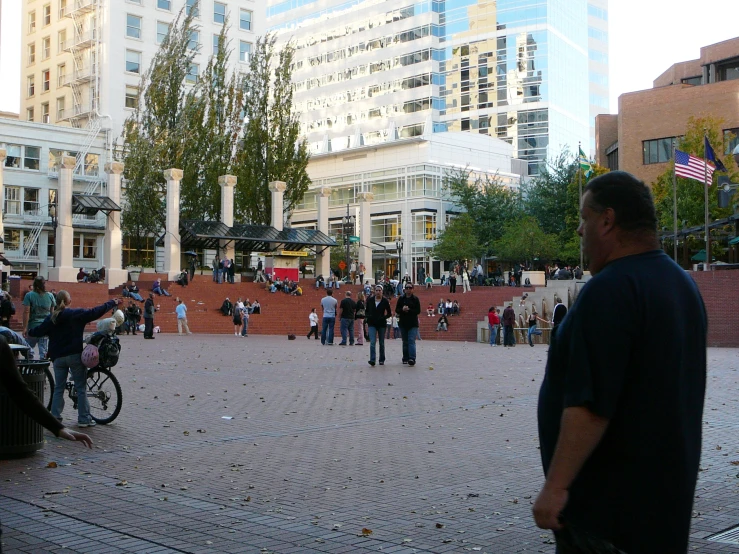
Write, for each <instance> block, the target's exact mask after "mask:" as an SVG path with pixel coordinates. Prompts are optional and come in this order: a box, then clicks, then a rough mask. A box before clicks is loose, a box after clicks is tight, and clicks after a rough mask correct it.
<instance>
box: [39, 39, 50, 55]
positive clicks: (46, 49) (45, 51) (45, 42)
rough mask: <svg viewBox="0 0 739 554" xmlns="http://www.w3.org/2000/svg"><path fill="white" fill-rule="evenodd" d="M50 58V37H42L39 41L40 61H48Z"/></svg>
mask: <svg viewBox="0 0 739 554" xmlns="http://www.w3.org/2000/svg"><path fill="white" fill-rule="evenodd" d="M50 57H51V37H44V38H43V39H42V41H41V59H42V60H48V59H49V58H50Z"/></svg>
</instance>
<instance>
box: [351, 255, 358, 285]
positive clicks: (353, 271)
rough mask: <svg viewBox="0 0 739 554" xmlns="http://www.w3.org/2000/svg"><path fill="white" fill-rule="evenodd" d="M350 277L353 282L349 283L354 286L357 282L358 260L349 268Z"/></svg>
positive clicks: (353, 261)
mask: <svg viewBox="0 0 739 554" xmlns="http://www.w3.org/2000/svg"><path fill="white" fill-rule="evenodd" d="M349 276H350V278H351V281H349V284H350V285H353V284H355V283H356V282H357V260H352V263H351V265H350V266H349Z"/></svg>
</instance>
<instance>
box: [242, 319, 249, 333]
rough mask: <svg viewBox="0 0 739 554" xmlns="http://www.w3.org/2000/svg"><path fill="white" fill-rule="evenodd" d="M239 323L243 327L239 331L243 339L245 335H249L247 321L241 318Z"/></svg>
mask: <svg viewBox="0 0 739 554" xmlns="http://www.w3.org/2000/svg"><path fill="white" fill-rule="evenodd" d="M241 323H242V325H243V328H242V329H241V336H242V337H245V336H246V335H247V333H249V319H248V318H246V317H242V318H241Z"/></svg>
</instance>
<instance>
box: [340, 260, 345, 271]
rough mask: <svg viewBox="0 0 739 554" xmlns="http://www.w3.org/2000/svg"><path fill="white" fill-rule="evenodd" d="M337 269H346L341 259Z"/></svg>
mask: <svg viewBox="0 0 739 554" xmlns="http://www.w3.org/2000/svg"><path fill="white" fill-rule="evenodd" d="M339 269H341V270H342V271H343V270H344V269H346V262H345V261H344V260H341V261H340V262H339Z"/></svg>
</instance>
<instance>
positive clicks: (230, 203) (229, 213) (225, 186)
mask: <svg viewBox="0 0 739 554" xmlns="http://www.w3.org/2000/svg"><path fill="white" fill-rule="evenodd" d="M218 184H219V185H220V187H221V222H222V223H225V224H226V225H228V226H229V227H233V224H234V187H235V186H236V177H235V176H234V175H221V176H220V177H218ZM221 251H223V252H225V254H226V257H227V258H228V259H229V260H233V259H234V255H235V254H234V243H233V241H225V240H222V241H221Z"/></svg>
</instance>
